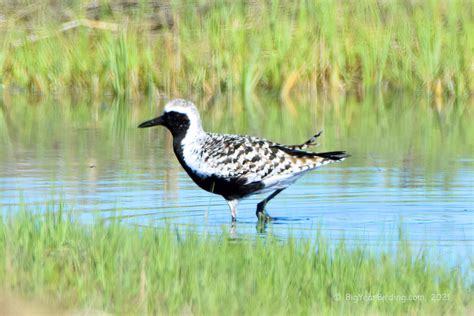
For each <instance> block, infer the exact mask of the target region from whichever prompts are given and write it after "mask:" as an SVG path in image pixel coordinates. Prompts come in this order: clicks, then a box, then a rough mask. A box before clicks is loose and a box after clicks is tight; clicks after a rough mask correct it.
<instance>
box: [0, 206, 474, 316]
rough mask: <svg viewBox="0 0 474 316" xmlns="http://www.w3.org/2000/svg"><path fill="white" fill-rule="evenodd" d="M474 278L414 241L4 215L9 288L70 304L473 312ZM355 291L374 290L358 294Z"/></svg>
mask: <svg viewBox="0 0 474 316" xmlns="http://www.w3.org/2000/svg"><path fill="white" fill-rule="evenodd" d="M468 277H469V275H468V273H467V272H463V271H462V270H460V269H458V268H448V267H447V266H444V265H442V263H440V262H437V263H433V261H430V259H429V258H428V256H425V255H424V254H420V255H414V254H412V253H411V251H410V247H409V245H408V243H406V242H401V243H400V246H399V247H398V249H397V252H396V254H389V253H384V252H382V253H377V254H375V253H373V252H369V251H367V250H366V249H363V248H360V247H356V248H350V249H349V248H347V247H346V246H345V245H344V243H339V244H337V245H332V246H331V245H330V244H329V243H328V242H327V241H326V240H324V239H323V238H321V237H318V238H317V239H316V242H315V243H310V242H308V241H302V240H294V239H289V240H286V241H277V240H274V239H272V238H271V237H270V236H269V237H267V238H261V239H257V240H233V239H231V238H230V236H228V235H226V234H225V233H223V234H222V236H220V237H209V236H200V235H198V234H197V233H195V232H192V231H180V230H178V229H173V228H169V229H165V230H157V229H153V228H138V227H131V226H128V225H124V224H121V223H120V222H118V221H112V222H107V223H104V222H103V221H100V220H97V221H96V223H95V224H93V225H85V224H83V223H80V222H78V221H77V220H76V219H75V218H74V216H73V215H72V213H71V212H67V211H65V207H64V206H63V205H59V206H56V207H53V206H49V207H48V210H47V211H46V213H44V212H42V213H37V212H31V211H29V210H26V209H25V210H24V211H23V212H20V213H15V214H9V215H5V214H4V215H3V216H2V217H1V220H0V284H1V287H2V288H3V290H4V291H7V292H13V293H15V294H16V295H20V296H21V297H23V298H28V299H30V298H36V299H39V300H42V301H45V302H48V303H49V304H51V305H53V306H55V307H57V308H61V309H64V310H78V309H79V310H81V309H82V310H84V309H87V310H90V309H94V310H103V311H108V312H117V313H120V314H124V313H126V314H144V313H146V314H161V313H171V314H178V313H186V314H190V313H192V314H199V315H201V314H205V315H208V314H227V315H237V314H251V315H262V314H264V315H267V314H268V315H275V314H276V315H279V314H288V313H291V314H314V313H317V312H320V313H329V314H340V313H341V312H343V313H345V314H348V313H359V314H366V313H372V314H373V313H375V314H378V313H390V314H406V313H409V314H419V313H421V314H428V313H433V312H434V313H436V314H445V313H448V314H459V313H466V314H467V313H468V311H469V310H470V311H472V287H471V283H470V281H469V279H468ZM359 294H360V295H366V299H362V298H359V300H358V301H357V302H356V301H355V298H354V295H359ZM348 295H352V296H351V297H352V299H350V297H349V296H348ZM369 295H372V299H369V298H368V297H369ZM375 295H385V297H386V298H385V300H383V299H380V297H379V299H377V298H375ZM390 295H393V297H396V298H392V300H390V299H389V297H390ZM439 295H441V296H439ZM415 296H416V299H413V298H414V297H415ZM397 297H398V299H397Z"/></svg>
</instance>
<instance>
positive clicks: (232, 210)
mask: <svg viewBox="0 0 474 316" xmlns="http://www.w3.org/2000/svg"><path fill="white" fill-rule="evenodd" d="M226 201H227V204H229V208H230V215H231V216H232V221H233V222H235V221H237V204H238V203H239V200H226Z"/></svg>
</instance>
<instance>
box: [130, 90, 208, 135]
mask: <svg viewBox="0 0 474 316" xmlns="http://www.w3.org/2000/svg"><path fill="white" fill-rule="evenodd" d="M155 125H163V126H165V127H166V128H168V129H169V130H170V131H171V133H172V134H173V136H175V137H181V138H182V137H185V136H193V135H196V134H200V133H201V132H203V129H202V124H201V117H200V116H199V111H198V110H197V108H196V106H195V105H194V103H192V102H191V101H188V100H183V99H175V100H172V101H170V102H168V103H167V104H166V105H165V109H164V111H163V115H161V116H159V117H157V118H154V119H152V120H149V121H146V122H143V123H142V124H140V125H139V126H138V127H140V128H144V127H151V126H155Z"/></svg>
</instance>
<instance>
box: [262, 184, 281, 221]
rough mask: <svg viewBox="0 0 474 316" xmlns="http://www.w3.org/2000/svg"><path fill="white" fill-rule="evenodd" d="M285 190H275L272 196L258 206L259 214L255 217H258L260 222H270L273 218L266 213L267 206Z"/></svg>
mask: <svg viewBox="0 0 474 316" xmlns="http://www.w3.org/2000/svg"><path fill="white" fill-rule="evenodd" d="M283 190H284V189H278V190H275V191H274V192H273V193H272V194H270V195H269V196H268V197H267V198H265V199H264V200H263V201H261V202H260V203H258V204H257V212H256V214H255V215H257V217H258V220H259V221H265V222H266V221H269V220H271V219H272V218H271V217H270V215H268V213H267V212H266V211H265V206H266V205H267V203H268V202H270V200H271V199H273V198H274V197H275V196H277V195H278V193H280V192H281V191H283Z"/></svg>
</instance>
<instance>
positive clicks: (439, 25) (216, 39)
mask: <svg viewBox="0 0 474 316" xmlns="http://www.w3.org/2000/svg"><path fill="white" fill-rule="evenodd" d="M39 3H40V4H31V5H25V4H24V5H20V6H16V7H15V6H7V5H4V7H3V11H5V12H7V13H8V14H6V15H5V20H4V21H2V22H1V23H0V41H2V43H3V47H2V49H1V50H0V66H1V72H0V81H1V83H2V84H3V85H4V87H7V88H11V87H20V88H22V89H26V90H27V91H34V92H43V93H48V92H57V91H63V90H67V91H69V90H71V89H72V90H75V91H83V90H90V91H93V92H94V93H97V94H102V93H103V92H104V91H106V92H108V93H113V94H116V95H121V94H125V93H126V94H130V95H137V94H141V93H153V92H155V91H157V92H158V93H165V94H168V95H183V94H189V93H190V92H198V93H203V94H205V95H216V94H218V93H221V92H223V91H228V90H231V91H237V92H239V93H243V94H244V95H249V94H251V93H252V92H254V91H256V90H258V89H264V90H268V91H271V92H272V93H277V94H280V96H281V97H282V98H286V97H288V95H290V94H293V93H297V92H308V91H311V92H313V93H314V92H316V93H325V94H326V93H331V94H341V93H347V92H353V93H357V94H358V95H365V94H366V93H367V92H368V91H372V90H374V89H375V90H382V91H385V90H387V89H390V90H402V91H411V92H413V91H415V92H423V93H426V94H428V95H434V96H436V97H437V98H438V99H442V98H444V97H447V96H466V95H470V94H472V92H473V91H474V80H473V78H474V76H473V75H472V67H473V66H472V65H473V62H474V55H473V54H474V53H473V52H474V37H473V36H470V34H469V31H470V30H472V29H474V17H473V14H472V12H474V8H473V3H472V2H469V1H456V0H455V1H448V0H441V1H414V2H413V1H375V0H364V1H351V2H346V1H303V0H301V1H263V0H259V1H251V2H249V3H247V2H244V1H223V0H222V1H195V2H193V1H191V2H189V1H171V2H170V6H169V7H166V6H165V9H160V10H156V9H153V5H154V4H155V2H154V1H138V4H137V5H136V6H131V7H121V6H120V5H119V4H114V2H108V1H104V2H101V3H102V7H101V8H100V10H99V11H98V13H97V14H96V16H94V17H91V16H90V12H89V11H88V10H87V9H86V8H87V5H88V4H89V3H90V1H76V2H70V3H71V4H70V5H65V4H62V5H60V4H58V3H56V2H49V1H46V0H43V1H40V2H39ZM0 8H1V5H0ZM53 13H54V14H53ZM84 18H85V19H87V20H88V21H91V20H92V19H93V18H97V19H99V20H100V21H102V22H107V23H110V24H108V26H107V27H106V29H105V30H104V29H99V28H97V27H95V26H94V24H91V23H89V24H87V23H86V24H85V25H87V26H80V27H77V28H74V29H71V30H68V31H65V32H58V30H59V29H61V28H62V23H65V22H68V21H78V20H80V19H84ZM157 22H161V28H160V29H158V30H153V29H152V27H150V24H153V23H155V24H156V23H157ZM113 26H114V27H116V28H117V29H116V30H114V27H113ZM32 35H35V36H36V37H37V38H39V37H41V39H39V40H35V41H31V40H29V39H28V36H32Z"/></svg>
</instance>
